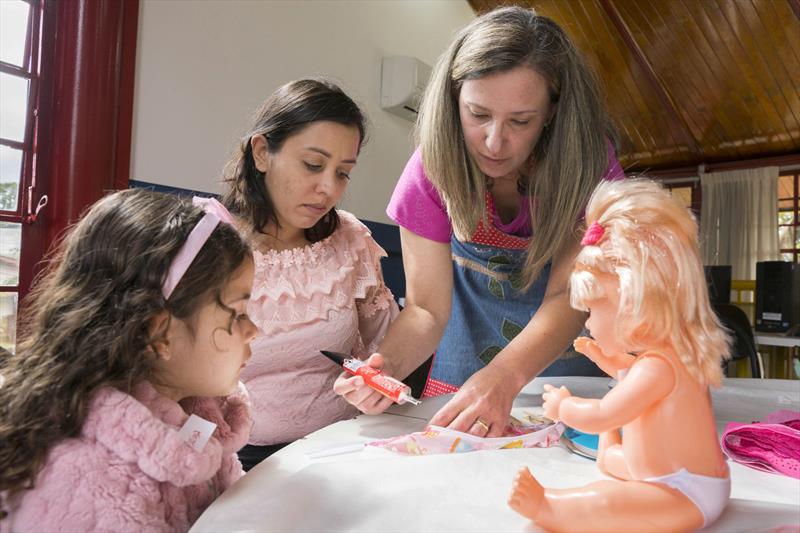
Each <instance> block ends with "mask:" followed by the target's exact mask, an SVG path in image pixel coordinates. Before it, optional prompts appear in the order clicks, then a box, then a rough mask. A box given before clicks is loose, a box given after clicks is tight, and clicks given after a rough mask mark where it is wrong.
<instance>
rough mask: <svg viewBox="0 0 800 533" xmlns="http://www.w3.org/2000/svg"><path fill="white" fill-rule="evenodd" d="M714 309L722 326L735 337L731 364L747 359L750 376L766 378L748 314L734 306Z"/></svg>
mask: <svg viewBox="0 0 800 533" xmlns="http://www.w3.org/2000/svg"><path fill="white" fill-rule="evenodd" d="M712 307H713V308H714V312H715V313H716V314H717V317H719V320H720V322H722V325H723V326H725V328H726V329H727V330H728V331H729V332H730V333H731V335H732V337H733V344H732V346H731V358H730V359H729V362H730V361H737V360H739V359H747V360H749V361H750V375H751V376H752V377H754V378H761V377H764V376H763V374H762V371H761V358H760V356H759V355H758V350H756V341H755V338H754V336H753V327H752V326H751V325H750V319H749V318H747V314H746V313H745V312H744V311H743V310H742V309H741V308H739V307H737V306H735V305H733V304H712Z"/></svg>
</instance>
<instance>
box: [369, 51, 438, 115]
mask: <svg viewBox="0 0 800 533" xmlns="http://www.w3.org/2000/svg"><path fill="white" fill-rule="evenodd" d="M430 77H431V66H430V65H427V64H425V63H423V62H422V61H420V60H419V59H417V58H415V57H409V56H392V57H384V58H383V62H382V63H381V107H382V108H383V109H385V110H386V111H388V112H389V113H392V114H395V115H397V116H400V117H403V118H405V119H407V120H410V121H412V122H413V121H415V120H417V115H418V114H419V104H420V101H421V100H422V93H423V92H424V91H425V86H426V85H427V84H428V79H429V78H430Z"/></svg>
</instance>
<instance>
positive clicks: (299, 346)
mask: <svg viewBox="0 0 800 533" xmlns="http://www.w3.org/2000/svg"><path fill="white" fill-rule="evenodd" d="M363 142H364V117H363V115H362V112H361V110H360V109H359V108H358V106H357V105H356V103H355V102H353V100H352V99H351V98H350V97H349V96H347V95H346V94H345V93H344V92H343V91H342V90H341V89H340V88H339V87H337V86H336V85H334V84H333V83H330V82H328V81H325V80H319V79H305V80H297V81H294V82H290V83H287V84H286V85H284V86H282V87H280V88H279V89H278V90H276V91H275V92H274V93H273V94H272V95H271V96H270V97H269V98H268V99H267V100H266V102H264V104H263V105H262V106H261V109H259V111H258V112H257V114H256V118H255V121H254V124H253V127H252V129H251V131H250V133H248V134H247V135H246V136H245V137H244V139H243V140H242V144H241V147H240V150H239V151H238V153H237V154H236V155H235V157H234V158H233V160H232V161H231V163H230V164H229V165H228V167H227V168H226V171H225V178H226V184H227V186H228V189H227V191H226V193H225V195H224V198H223V202H224V203H225V205H226V206H227V207H228V208H229V209H230V211H231V212H232V213H234V215H236V216H237V218H238V223H239V227H240V229H241V231H242V232H243V233H244V234H245V235H246V236H247V238H248V241H249V242H250V244H251V246H252V248H253V258H254V259H255V276H254V280H253V290H252V293H251V299H250V305H249V306H248V309H247V312H248V314H249V315H250V318H251V319H252V320H253V322H254V323H255V324H256V325H257V326H258V328H259V330H260V334H259V335H258V336H257V337H256V338H255V339H254V340H253V342H252V343H251V344H250V346H251V348H252V351H253V356H252V358H251V359H250V361H249V362H248V364H247V366H246V367H245V368H244V370H243V371H242V381H243V382H244V384H245V385H246V386H247V390H248V391H249V392H250V400H251V403H252V406H253V419H254V425H253V432H252V434H251V435H250V442H249V444H248V445H247V446H246V447H245V448H243V449H242V450H241V451H240V452H239V458H240V459H241V461H242V466H244V468H245V470H248V469H249V468H251V467H253V466H255V465H256V464H257V463H258V462H259V461H261V460H262V459H264V458H265V457H266V456H268V455H270V454H271V453H272V452H274V451H276V450H277V449H279V448H280V447H282V446H284V445H286V444H287V443H289V442H292V441H294V440H297V439H299V438H302V437H304V436H305V435H307V434H309V433H311V432H313V431H316V430H317V429H320V428H322V427H324V426H327V425H328V424H332V423H334V422H338V421H339V420H344V419H347V418H352V417H353V416H355V415H356V414H357V413H358V411H357V410H356V409H355V408H354V407H353V406H352V405H350V404H348V403H347V402H346V401H344V400H343V399H342V398H340V397H338V396H336V395H335V394H334V392H333V382H334V380H335V379H336V377H337V376H338V375H339V372H340V371H341V369H340V368H338V367H337V366H336V365H334V364H332V363H331V362H330V361H329V360H328V359H326V358H325V357H323V356H322V355H321V354H320V353H319V351H320V350H334V351H338V352H344V353H346V354H352V355H356V356H366V355H369V354H371V353H372V352H374V351H375V350H376V349H377V347H378V343H379V342H380V341H381V340H382V339H383V336H384V334H385V333H386V330H387V328H388V327H389V323H390V322H391V320H392V319H393V318H394V317H395V316H397V313H398V309H397V304H396V303H395V301H394V298H393V297H392V294H391V292H390V291H389V289H388V288H387V287H386V285H385V284H384V283H383V276H382V274H381V267H380V258H381V257H383V256H385V255H386V253H385V252H384V251H383V249H381V247H380V246H378V244H377V243H376V242H375V241H374V240H373V238H372V236H371V235H370V233H369V230H368V229H367V228H366V226H364V224H362V223H361V222H359V220H358V219H357V218H356V217H355V216H353V215H351V214H350V213H347V212H345V211H341V210H338V209H336V207H335V206H336V204H337V203H338V201H339V199H340V198H341V197H342V194H344V192H345V190H346V188H347V185H348V183H349V181H350V172H351V171H352V169H353V167H354V166H355V164H356V160H357V159H358V154H359V152H360V150H361V145H362V143H363Z"/></svg>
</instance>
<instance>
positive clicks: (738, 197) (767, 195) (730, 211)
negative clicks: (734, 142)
mask: <svg viewBox="0 0 800 533" xmlns="http://www.w3.org/2000/svg"><path fill="white" fill-rule="evenodd" d="M700 185H701V187H702V191H703V205H702V213H701V215H700V243H701V252H702V254H703V262H704V264H706V265H731V266H732V267H733V268H732V277H733V279H755V278H756V262H757V261H776V260H778V258H779V253H778V167H763V168H753V169H746V170H733V171H730V172H714V173H712V174H704V175H702V176H700Z"/></svg>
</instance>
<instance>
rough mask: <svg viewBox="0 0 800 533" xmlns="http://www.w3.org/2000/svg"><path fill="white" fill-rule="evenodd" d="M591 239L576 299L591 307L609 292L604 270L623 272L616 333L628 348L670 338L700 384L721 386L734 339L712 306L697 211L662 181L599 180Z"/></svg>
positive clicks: (574, 281)
mask: <svg viewBox="0 0 800 533" xmlns="http://www.w3.org/2000/svg"><path fill="white" fill-rule="evenodd" d="M595 222H596V223H597V224H599V226H600V227H601V228H602V230H599V233H600V234H602V235H601V236H600V237H599V239H598V238H597V232H596V233H595V238H594V239H590V241H591V242H594V244H586V245H584V247H583V249H582V250H581V252H580V253H579V254H578V257H577V258H576V262H575V267H574V269H573V272H572V275H571V276H570V303H571V304H572V307H574V308H575V309H580V310H583V311H586V310H588V307H587V305H586V302H587V301H591V300H593V299H597V298H599V297H602V296H603V294H602V290H601V288H600V285H599V284H598V281H597V277H596V276H597V275H602V274H610V275H614V276H617V277H618V278H619V286H620V306H619V313H618V315H617V320H616V321H615V324H616V327H617V333H618V335H619V338H620V339H621V340H622V343H623V346H624V347H625V349H626V350H627V351H629V352H641V351H644V350H646V349H648V348H651V347H653V346H654V345H658V344H663V343H668V344H670V345H671V346H672V347H673V348H674V350H675V353H676V354H677V355H678V357H680V359H681V361H682V362H683V364H684V365H685V366H686V369H687V370H688V371H689V373H690V374H691V375H693V376H694V377H695V378H696V379H697V380H698V381H700V382H701V383H705V384H708V385H713V386H717V385H719V383H720V380H721V378H722V367H721V363H722V360H723V359H725V358H727V357H728V353H729V347H730V340H729V337H728V335H727V333H726V332H725V330H724V329H723V327H722V326H721V324H720V322H719V320H718V319H717V316H716V315H715V313H714V311H713V310H712V309H711V304H710V303H709V300H708V289H707V286H706V280H705V275H704V272H703V266H702V262H701V260H700V254H699V251H698V246H697V223H696V222H695V219H694V216H693V215H692V214H691V212H690V211H689V210H688V209H686V208H685V207H684V206H683V205H681V204H680V202H679V201H678V200H677V199H675V198H674V197H673V196H672V195H671V194H670V193H669V192H668V191H666V190H665V189H663V188H662V187H661V186H660V185H659V184H657V183H656V182H654V181H652V180H649V179H643V178H632V179H627V180H621V181H607V182H603V183H601V184H600V185H598V186H597V188H596V189H595V191H594V193H593V194H592V197H591V198H590V200H589V204H588V206H587V208H586V224H587V226H591V225H592V224H593V223H595Z"/></svg>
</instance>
